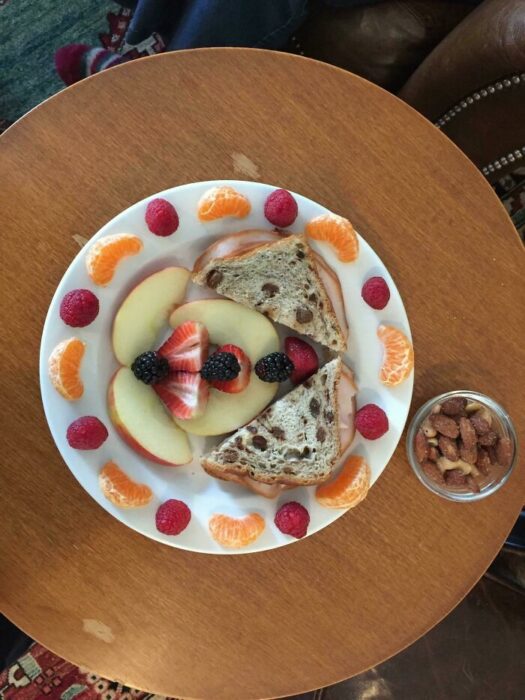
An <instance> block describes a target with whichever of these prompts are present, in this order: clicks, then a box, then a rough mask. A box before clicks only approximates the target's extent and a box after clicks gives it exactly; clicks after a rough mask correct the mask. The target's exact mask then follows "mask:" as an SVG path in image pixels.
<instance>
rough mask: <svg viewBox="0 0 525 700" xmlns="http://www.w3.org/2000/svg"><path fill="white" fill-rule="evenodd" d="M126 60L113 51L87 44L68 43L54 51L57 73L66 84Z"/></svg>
mask: <svg viewBox="0 0 525 700" xmlns="http://www.w3.org/2000/svg"><path fill="white" fill-rule="evenodd" d="M126 60H127V59H126V58H125V57H124V56H119V54H117V53H115V52H114V51H108V50H107V49H102V48H98V47H93V46H88V45H87V44H68V45H67V46H62V47H61V48H60V49H58V51H57V52H56V53H55V67H56V69H57V73H58V74H59V76H60V77H61V78H62V80H63V81H64V82H65V84H66V85H72V84H73V83H76V82H78V81H79V80H82V78H87V76H88V75H93V73H99V72H100V71H101V70H105V69H106V68H112V67H113V66H117V65H118V64H119V63H124V62H125V61H126Z"/></svg>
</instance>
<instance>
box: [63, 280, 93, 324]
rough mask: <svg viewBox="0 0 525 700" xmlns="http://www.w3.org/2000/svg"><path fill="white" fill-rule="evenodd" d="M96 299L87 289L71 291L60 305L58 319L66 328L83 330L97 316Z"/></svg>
mask: <svg viewBox="0 0 525 700" xmlns="http://www.w3.org/2000/svg"><path fill="white" fill-rule="evenodd" d="M98 308H99V304H98V299H97V297H96V296H95V295H94V294H93V292H90V291H89V289H73V291H71V292H68V293H67V294H66V295H65V296H64V298H63V299H62V303H61V304H60V318H61V319H62V321H64V323H66V324H67V325H68V326H73V328H83V327H84V326H89V324H90V323H93V321H94V320H95V319H96V317H97V316H98Z"/></svg>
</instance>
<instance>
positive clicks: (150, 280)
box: [112, 267, 190, 366]
mask: <svg viewBox="0 0 525 700" xmlns="http://www.w3.org/2000/svg"><path fill="white" fill-rule="evenodd" d="M189 278H190V272H189V270H186V269H185V268H183V267H166V268H164V269H163V270H160V272H155V273H154V274H152V275H149V277H146V279H144V280H142V282H140V284H138V285H137V286H136V287H135V288H134V289H133V290H132V291H131V292H130V293H129V294H128V296H127V297H126V298H125V299H124V301H123V302H122V304H121V305H120V308H119V310H118V311H117V313H116V315H115V319H114V321H113V331H112V343H113V352H114V353H115V357H116V358H117V360H118V361H119V362H120V364H121V365H128V366H130V365H131V363H132V362H133V360H134V359H135V358H136V357H137V356H138V355H140V354H141V353H143V352H147V351H148V350H151V349H152V348H154V347H155V345H156V342H157V336H158V334H159V332H160V331H161V329H162V328H163V326H164V325H165V324H166V322H167V320H168V317H169V315H170V313H171V312H172V311H173V309H174V308H175V306H176V305H177V304H180V303H181V301H182V300H183V299H184V296H185V294H186V286H187V284H188V280H189Z"/></svg>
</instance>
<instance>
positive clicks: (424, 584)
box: [0, 49, 525, 700]
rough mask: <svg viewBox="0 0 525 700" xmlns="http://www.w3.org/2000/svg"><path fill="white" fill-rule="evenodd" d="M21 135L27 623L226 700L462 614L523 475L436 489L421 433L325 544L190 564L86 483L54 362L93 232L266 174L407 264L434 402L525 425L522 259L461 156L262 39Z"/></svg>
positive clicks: (5, 587) (8, 463)
mask: <svg viewBox="0 0 525 700" xmlns="http://www.w3.org/2000/svg"><path fill="white" fill-rule="evenodd" d="M0 145H1V153H2V157H1V160H0V182H1V183H2V184H1V191H0V200H1V206H0V210H1V211H2V236H1V246H2V253H1V255H2V297H3V298H2V325H1V327H2V336H3V337H2V344H1V352H2V372H1V374H0V383H1V387H2V397H1V406H2V469H1V471H0V514H1V515H0V517H1V527H0V603H1V608H2V610H3V611H4V612H5V614H6V615H7V616H8V617H9V618H11V620H13V621H14V622H15V623H16V624H17V625H19V626H20V627H21V628H22V629H23V630H25V631H26V632H27V633H29V634H30V635H31V636H32V637H34V638H35V639H37V640H39V641H40V642H41V643H42V644H44V645H46V646H47V647H49V648H50V649H51V650H52V651H54V652H56V653H57V654H60V655H61V656H63V657H65V658H67V659H69V660H71V661H73V662H75V663H77V664H80V665H82V666H86V667H88V668H90V669H93V670H94V671H96V672H97V673H99V674H102V675H103V676H106V677H108V678H111V679H117V680H121V681H125V682H126V683H127V684H129V685H131V686H134V687H137V688H140V689H146V690H149V691H151V692H156V693H162V694H167V695H177V696H183V697H191V698H210V699H213V700H222V699H224V700H231V698H235V699H236V700H237V699H238V700H241V699H242V700H246V699H252V698H268V697H275V696H281V695H288V694H293V693H297V692H300V691H303V690H306V689H312V688H316V687H320V686H323V685H326V684H331V683H334V682H336V681H340V680H341V679H343V678H347V677H349V676H351V675H354V674H357V673H359V672H360V671H363V670H364V669H366V668H368V667H370V666H372V665H374V664H378V663H379V662H380V661H382V660H383V659H386V658H387V657H389V656H391V655H392V654H395V653H397V652H398V651H400V650H401V649H403V648H404V647H405V646H407V645H408V644H410V643H411V642H413V641H414V640H415V639H416V638H417V637H419V636H420V635H422V634H424V633H425V632H426V631H427V630H428V629H429V628H430V627H431V626H433V625H435V624H436V623H437V622H438V621H439V620H440V619H441V618H442V617H443V616H444V615H446V614H447V613H448V612H449V611H450V610H451V608H453V607H454V606H455V605H456V604H457V603H458V602H459V601H460V600H461V598H462V597H463V596H464V595H465V594H466V593H467V591H468V590H469V589H470V588H471V587H472V586H473V584H474V583H475V582H476V581H477V579H478V578H479V577H480V576H481V575H482V574H483V572H484V571H485V569H486V568H487V566H488V565H489V564H490V562H491V560H492V559H493V557H494V556H495V555H496V553H497V551H498V549H499V548H500V546H501V544H502V542H503V540H504V538H505V536H506V534H507V533H508V532H509V530H510V528H511V527H512V524H513V522H514V520H515V519H516V516H517V515H518V512H519V510H520V508H521V506H522V504H523V502H524V491H525V489H524V487H525V470H523V469H522V468H520V467H518V468H517V469H516V470H515V472H514V474H513V475H512V478H511V479H510V481H509V482H508V484H507V485H506V486H505V487H503V488H502V489H501V490H500V491H499V492H498V493H497V494H496V495H494V496H492V497H490V498H488V499H486V500H484V501H481V502H479V503H476V504H472V505H459V504H455V503H449V502H447V501H444V500H442V499H440V498H438V497H437V496H434V495H432V494H431V493H430V492H428V491H427V490H426V489H425V488H424V487H423V486H422V485H421V484H420V483H419V482H418V481H417V479H416V477H415V476H414V474H413V473H412V471H411V469H410V467H409V465H408V463H407V459H406V456H405V447H404V444H403V443H401V444H400V445H399V447H398V449H397V451H396V454H395V456H394V458H393V459H392V461H391V463H390V464H389V466H388V468H387V469H386V471H385V472H384V474H383V475H382V477H381V478H380V480H379V481H378V483H377V485H375V486H374V488H373V489H372V490H371V492H370V494H369V496H368V498H367V500H366V501H365V502H364V503H363V504H362V505H361V506H360V507H359V508H357V509H356V510H355V511H353V512H350V513H349V514H347V515H345V516H344V517H342V518H341V519H340V520H338V521H337V523H335V524H334V525H332V526H330V527H329V528H327V529H325V530H323V531H322V532H320V533H318V534H316V535H315V536H313V537H311V538H308V539H306V540H305V541H302V542H299V543H297V544H293V545H292V546H288V547H284V548H281V549H277V550H274V551H271V552H267V553H264V554H255V555H248V556H230V557H214V556H206V555H197V554H192V553H188V552H183V551H178V550H176V549H172V548H170V547H164V546H162V545H159V544H157V543H155V542H153V541H150V540H148V539H146V538H145V537H142V536H140V535H138V534H136V533H135V532H132V531H131V530H129V529H126V527H124V526H123V525H121V524H120V523H119V522H117V521H116V520H115V519H113V518H112V517H111V516H110V515H108V513H106V512H105V511H104V510H102V508H100V507H99V506H98V505H97V504H96V503H95V502H94V501H93V500H92V499H91V498H90V497H89V496H88V494H87V493H85V492H84V491H83V490H82V488H81V487H80V486H79V484H78V483H77V482H76V481H75V479H74V478H73V476H72V475H71V474H70V472H69V470H68V469H67V467H66V466H65V464H64V463H63V462H62V460H61V458H60V456H59V454H58V452H57V450H56V449H55V446H54V444H53V441H52V439H51V437H50V434H49V431H48V428H47V425H46V421H45V419H44V414H43V410H42V406H41V402H40V393H39V381H38V351H39V343H40V333H41V330H42V324H43V321H44V316H45V314H46V310H47V307H48V304H49V302H50V299H51V296H52V294H53V291H54V288H55V286H56V284H57V283H58V281H59V279H60V278H61V276H62V274H63V272H64V271H65V269H66V268H67V266H68V264H69V262H70V261H71V259H72V258H73V256H74V255H75V254H76V253H77V252H78V249H79V247H78V246H79V242H80V243H82V241H83V240H84V239H86V238H89V237H90V236H91V235H92V234H93V233H95V232H96V231H97V230H98V229H99V228H100V227H101V226H102V225H103V224H104V223H105V222H106V221H108V220H109V219H111V218H112V217H113V216H115V215H116V214H117V213H118V212H120V211H121V210H122V209H125V208H126V207H128V206H129V205H130V204H132V203H133V202H135V201H137V200H139V199H142V198H143V197H145V196H147V195H149V194H151V193H153V192H157V191H159V190H162V189H165V188H167V187H171V186H173V185H178V184H182V183H184V182H190V181H194V180H208V179H216V178H241V179H242V178H244V179H257V180H261V181H263V182H269V183H273V184H275V185H279V186H282V187H286V188H290V189H292V190H295V191H297V192H301V193H303V194H305V195H306V196H308V197H311V198H312V199H315V200H317V201H319V202H322V203H323V204H325V205H326V206H327V207H329V208H330V209H332V210H334V211H336V212H339V213H341V214H344V215H345V216H348V217H349V218H350V219H351V220H352V221H353V222H354V223H355V225H356V226H357V228H358V229H359V231H360V232H361V234H362V235H363V236H364V237H365V238H366V240H367V241H368V242H369V243H370V244H371V245H372V246H373V247H374V248H375V250H376V251H377V252H378V253H379V255H380V256H381V257H382V258H383V260H384V261H385V262H386V264H387V266H388V267H389V269H390V270H391V272H392V274H393V275H394V278H395V280H396V282H397V284H398V285H399V288H400V290H401V293H402V295H403V298H404V300H405V304H406V307H407V310H408V314H409V318H410V322H411V326H412V332H413V335H414V341H415V348H416V367H417V370H416V382H415V394H414V401H413V410H414V409H415V408H417V407H418V406H419V405H420V404H421V403H422V402H423V401H424V400H426V399H428V398H429V397H431V396H433V395H435V394H437V393H439V392H442V391H444V390H447V389H455V388H471V389H476V390H480V391H482V392H485V393H487V394H490V395H491V396H493V397H494V398H495V399H497V400H499V401H501V402H502V403H503V404H504V405H505V406H506V408H507V409H508V410H509V412H510V413H511V415H513V416H514V419H515V420H516V422H517V423H518V424H519V423H520V421H521V415H522V410H523V400H522V396H523V387H524V386H525V377H524V370H523V353H522V343H523V335H522V332H523V328H524V327H525V318H524V313H523V308H524V306H525V304H524V299H523V284H522V275H523V251H522V248H521V244H520V242H519V239H518V236H517V234H516V232H515V231H514V229H513V227H512V225H511V222H510V220H509V219H508V218H507V216H506V214H505V212H504V210H503V207H502V206H501V205H500V203H499V202H498V200H497V198H496V196H495V195H494V194H493V192H492V190H491V188H490V187H489V185H488V184H487V183H486V182H485V180H484V178H483V177H482V176H481V175H480V174H479V172H478V171H477V170H476V169H475V168H474V166H473V165H472V164H471V163H470V162H469V161H468V160H467V159H466V158H465V157H464V156H463V155H462V154H461V153H460V151H458V150H457V149H456V148H455V147H454V146H453V145H452V143H451V142H450V141H448V140H447V139H446V138H445V137H444V136H443V135H442V134H440V133H439V131H438V130H437V129H435V128H434V127H433V126H431V125H430V124H429V123H428V122H427V121H426V120H425V119H423V117H421V116H419V115H418V114H416V113H415V112H414V111H412V110H411V109H410V108H409V107H408V106H406V105H405V104H404V103H403V102H400V101H399V100H397V99H396V98H395V97H393V96H392V95H390V94H388V93H386V92H384V91H383V90H381V89H379V88H377V87H374V86H373V85H371V84H370V83H367V82H365V81H364V80H361V79H359V78H357V77H355V76H353V75H351V74H349V73H346V72H344V71H342V70H339V69H337V68H334V67H331V66H328V65H325V64H322V63H317V62H314V61H311V60H307V59H304V58H299V57H295V56H290V55H285V54H282V53H270V52H264V51H250V50H244V49H206V50H199V51H188V52H179V53H171V54H165V55H161V56H156V57H153V58H147V59H145V60H140V61H136V62H133V63H128V64H125V65H123V66H121V67H118V68H114V69H112V70H109V71H107V72H105V73H102V74H100V75H98V76H96V77H94V78H90V79H88V80H85V81H82V82H81V83H79V84H77V85H75V86H74V87H72V88H69V89H67V90H65V91H63V92H61V93H59V94H58V95H56V96H55V97H53V98H52V99H50V100H48V101H47V102H45V103H44V104H42V105H40V106H39V107H38V108H37V109H35V110H33V111H32V112H30V113H29V114H28V115H27V116H26V117H25V118H23V119H22V120H21V121H19V122H18V123H17V124H15V125H14V126H13V127H12V128H11V129H9V130H8V131H7V133H6V134H5V135H4V136H3V137H2V138H1V139H0ZM349 314H350V318H351V314H352V309H349ZM413 410H412V412H413ZM520 427H521V428H522V427H523V423H522V422H521V426H520V425H518V428H520ZM522 439H523V437H522Z"/></svg>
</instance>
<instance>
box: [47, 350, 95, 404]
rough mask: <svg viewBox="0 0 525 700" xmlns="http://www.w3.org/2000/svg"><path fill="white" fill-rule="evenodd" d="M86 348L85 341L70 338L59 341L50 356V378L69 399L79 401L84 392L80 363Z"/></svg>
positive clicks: (60, 392) (57, 388)
mask: <svg viewBox="0 0 525 700" xmlns="http://www.w3.org/2000/svg"><path fill="white" fill-rule="evenodd" d="M85 349H86V346H85V343H83V342H82V341H81V340H79V339H78V338H68V339H67V340H63V341H62V342H61V343H59V344H58V345H57V346H56V348H55V349H54V350H53V352H52V353H51V355H50V356H49V360H48V372H49V379H50V380H51V383H52V384H53V386H54V387H55V389H56V390H57V391H58V393H59V394H61V395H62V396H63V397H64V398H65V399H67V400H68V401H77V400H78V399H79V398H80V397H81V396H82V394H83V393H84V384H83V383H82V379H81V378H80V365H81V363H82V358H83V357H84V352H85Z"/></svg>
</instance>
